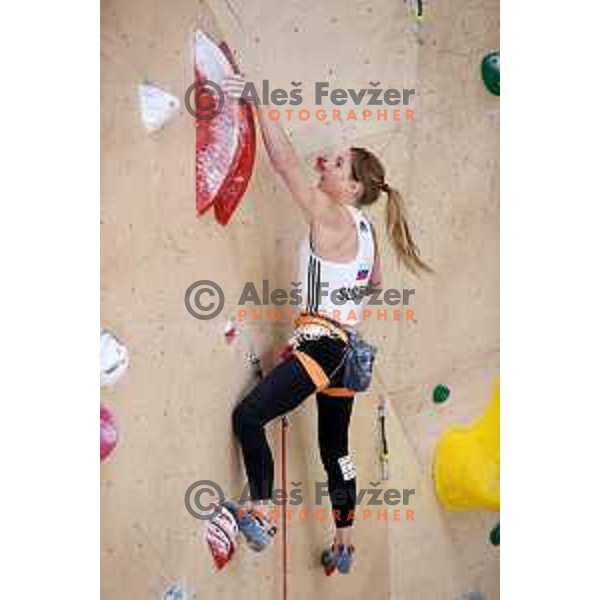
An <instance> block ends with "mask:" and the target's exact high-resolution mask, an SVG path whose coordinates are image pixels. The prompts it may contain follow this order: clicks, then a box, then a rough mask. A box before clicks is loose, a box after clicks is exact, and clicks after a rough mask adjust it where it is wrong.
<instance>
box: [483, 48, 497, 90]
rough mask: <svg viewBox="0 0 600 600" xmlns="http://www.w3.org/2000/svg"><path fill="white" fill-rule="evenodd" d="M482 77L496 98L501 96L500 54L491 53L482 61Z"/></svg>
mask: <svg viewBox="0 0 600 600" xmlns="http://www.w3.org/2000/svg"><path fill="white" fill-rule="evenodd" d="M481 77H482V78H483V83H484V84H485V87H486V88H487V89H488V91H490V92H491V93H492V94H494V96H499V95H500V52H490V53H489V54H487V55H486V56H484V58H483V60H482V61H481Z"/></svg>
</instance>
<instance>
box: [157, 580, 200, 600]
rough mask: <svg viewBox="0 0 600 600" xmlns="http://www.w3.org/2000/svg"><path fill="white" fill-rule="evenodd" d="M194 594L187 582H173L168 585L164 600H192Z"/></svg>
mask: <svg viewBox="0 0 600 600" xmlns="http://www.w3.org/2000/svg"><path fill="white" fill-rule="evenodd" d="M195 597H196V595H195V594H193V593H192V592H191V590H190V588H189V586H188V585H187V584H186V582H185V581H182V580H180V581H172V582H169V583H167V585H166V586H165V590H164V592H163V600H192V598H195Z"/></svg>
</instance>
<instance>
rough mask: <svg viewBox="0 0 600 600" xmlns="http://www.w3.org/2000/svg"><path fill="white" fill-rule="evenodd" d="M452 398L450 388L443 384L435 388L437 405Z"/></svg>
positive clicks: (434, 394) (434, 397)
mask: <svg viewBox="0 0 600 600" xmlns="http://www.w3.org/2000/svg"><path fill="white" fill-rule="evenodd" d="M449 397H450V388H449V387H448V386H446V385H444V384H442V383H440V384H439V385H436V386H435V389H434V390H433V401H434V402H435V403H436V404H441V403H442V402H446V400H448V398H449Z"/></svg>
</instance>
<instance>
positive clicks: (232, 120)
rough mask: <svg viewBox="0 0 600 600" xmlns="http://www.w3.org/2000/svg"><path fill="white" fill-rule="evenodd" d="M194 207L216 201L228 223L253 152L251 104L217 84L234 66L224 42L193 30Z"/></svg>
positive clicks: (242, 189)
mask: <svg viewBox="0 0 600 600" xmlns="http://www.w3.org/2000/svg"><path fill="white" fill-rule="evenodd" d="M195 52H196V57H195V65H196V83H197V84H198V87H197V88H196V94H195V99H194V100H195V107H194V109H195V112H196V212H197V214H198V215H201V214H203V213H205V212H206V211H207V210H208V209H209V208H210V207H211V206H213V207H214V211H215V217H216V220H217V221H218V222H219V223H220V224H221V225H227V223H229V221H230V219H231V217H232V216H233V213H234V212H235V210H236V208H237V207H238V205H239V203H240V202H241V200H242V198H243V196H244V193H245V192H246V189H247V187H248V183H249V182H250V177H251V175H252V169H253V167H254V157H255V154H256V129H255V127H254V117H253V114H252V107H251V106H250V105H249V104H248V103H242V104H241V105H239V106H238V105H237V104H235V103H233V102H230V101H229V100H228V99H227V98H225V97H224V95H223V92H222V91H221V89H220V85H221V83H222V81H223V79H225V78H226V77H230V76H231V75H233V74H234V73H235V72H236V71H237V69H236V67H235V65H234V62H233V60H232V56H231V53H230V52H229V49H228V47H227V46H226V44H225V43H222V44H221V45H220V46H217V45H216V44H215V43H214V42H213V41H212V40H211V39H210V38H209V37H208V36H207V35H206V34H205V33H203V32H201V31H196V35H195Z"/></svg>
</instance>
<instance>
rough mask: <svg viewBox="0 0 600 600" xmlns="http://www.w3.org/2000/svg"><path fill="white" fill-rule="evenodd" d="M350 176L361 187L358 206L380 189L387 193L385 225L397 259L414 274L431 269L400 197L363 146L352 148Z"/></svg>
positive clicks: (372, 197) (428, 271) (373, 157)
mask: <svg viewBox="0 0 600 600" xmlns="http://www.w3.org/2000/svg"><path fill="white" fill-rule="evenodd" d="M352 178H353V179H354V180H355V181H357V182H359V183H361V184H362V187H363V191H362V194H361V195H360V197H359V198H358V206H368V205H369V204H373V203H374V202H375V201H376V200H377V199H378V198H379V195H380V194H381V192H385V193H386V194H387V197H388V200H387V207H386V226H387V232H388V236H389V238H390V241H391V243H392V246H393V247H394V250H395V252H396V256H397V257H398V260H399V261H401V262H403V263H404V264H405V265H406V267H407V268H408V270H409V271H412V272H413V273H415V274H418V273H419V271H425V272H427V273H432V272H433V270H432V269H431V267H430V266H429V265H427V264H426V263H425V262H424V261H423V260H422V259H421V257H420V256H419V248H418V247H417V245H416V244H415V242H414V240H413V237H412V235H411V233H410V229H409V227H408V221H407V213H406V206H405V205H404V199H403V198H402V196H401V195H400V192H398V191H397V190H395V189H393V188H391V187H390V186H389V185H388V184H387V183H386V181H385V169H384V168H383V165H382V164H381V161H380V160H379V159H378V158H377V157H376V156H375V155H374V154H373V153H372V152H369V151H368V150H366V149H365V148H352Z"/></svg>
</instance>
